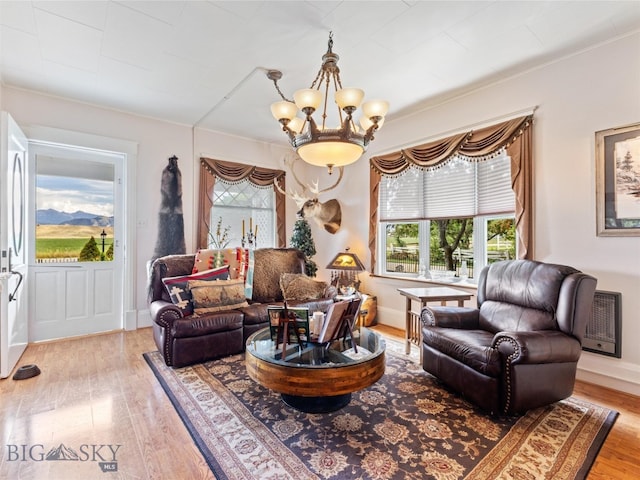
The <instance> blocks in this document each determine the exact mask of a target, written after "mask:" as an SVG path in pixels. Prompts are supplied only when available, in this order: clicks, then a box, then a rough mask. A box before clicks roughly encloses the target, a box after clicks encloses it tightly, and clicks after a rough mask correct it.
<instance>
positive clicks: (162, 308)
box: [149, 300, 183, 330]
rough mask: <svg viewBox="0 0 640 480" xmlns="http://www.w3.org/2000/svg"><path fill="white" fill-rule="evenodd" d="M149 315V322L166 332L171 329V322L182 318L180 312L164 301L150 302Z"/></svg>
mask: <svg viewBox="0 0 640 480" xmlns="http://www.w3.org/2000/svg"><path fill="white" fill-rule="evenodd" d="M149 314H150V315H151V320H153V321H154V322H155V323H157V324H158V325H160V326H161V327H164V328H166V329H167V330H170V329H171V326H172V325H173V322H175V321H176V320H179V319H181V318H182V317H183V315H182V311H180V309H179V308H178V307H176V306H175V305H174V304H173V303H171V302H167V301H166V300H155V301H153V302H151V303H150V304H149Z"/></svg>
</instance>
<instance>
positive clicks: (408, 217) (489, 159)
mask: <svg viewBox="0 0 640 480" xmlns="http://www.w3.org/2000/svg"><path fill="white" fill-rule="evenodd" d="M532 123H533V115H527V116H524V117H519V118H515V119H512V120H508V121H506V122H502V123H499V124H497V125H492V126H489V127H485V128H481V129H478V130H473V131H466V132H462V133H459V134H456V135H452V136H450V137H447V138H443V139H440V140H436V141H432V142H429V143H425V144H422V145H417V146H414V147H409V148H405V149H402V150H399V151H396V152H392V153H388V154H386V155H380V156H375V157H372V158H371V160H370V165H371V173H370V209H369V212H370V217H369V250H370V255H371V272H372V273H376V260H377V256H378V252H379V246H380V242H381V241H382V240H383V239H381V238H378V235H379V234H380V233H379V232H380V231H381V230H380V227H381V226H382V227H384V225H388V222H389V221H393V222H419V221H422V220H426V221H428V220H433V219H439V218H443V216H448V217H454V218H474V216H479V215H482V214H483V212H485V213H486V212H493V213H494V214H495V213H500V211H501V210H504V209H508V207H505V205H509V202H511V204H512V216H513V222H514V224H515V231H516V232H517V237H516V242H517V245H516V252H517V257H518V258H531V257H532V255H533V226H532V219H533V213H532V208H533V205H532V128H531V126H532ZM463 162H468V164H469V166H468V167H465V166H464V165H457V167H458V168H455V167H456V164H457V163H460V164H461V163H463ZM505 171H506V172H507V174H508V175H509V176H510V188H511V190H512V195H510V193H511V192H509V191H508V188H509V183H505V181H504V179H503V180H502V181H499V177H500V175H501V176H502V177H504V173H505ZM429 172H431V174H430V173H429ZM469 172H471V173H469ZM432 177H433V178H432ZM390 179H398V180H397V181H396V182H394V181H390ZM383 180H384V181H383ZM508 181H509V178H507V182H508ZM407 192H410V193H409V194H408V195H407ZM403 195H404V197H406V198H403ZM381 200H382V202H381ZM477 218H481V217H477ZM495 218H499V217H495ZM475 221H476V220H474V222H475ZM385 222H387V223H385ZM416 225H417V223H416ZM393 226H395V224H394V225H393ZM383 234H384V232H383ZM418 235H419V236H421V238H422V240H423V241H424V242H425V243H428V242H429V240H428V232H427V233H425V232H424V231H422V230H421V231H420V233H419V234H418Z"/></svg>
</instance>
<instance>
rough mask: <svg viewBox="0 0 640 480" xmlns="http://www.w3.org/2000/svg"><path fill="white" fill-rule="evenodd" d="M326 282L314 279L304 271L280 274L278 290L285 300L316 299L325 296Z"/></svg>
mask: <svg viewBox="0 0 640 480" xmlns="http://www.w3.org/2000/svg"><path fill="white" fill-rule="evenodd" d="M327 286H328V284H327V283H326V282H320V281H318V280H314V279H313V278H311V277H308V276H306V275H305V274H304V273H283V274H282V275H280V290H281V291H282V296H283V297H284V298H285V300H287V301H290V300H317V299H319V298H323V297H325V294H326V290H327Z"/></svg>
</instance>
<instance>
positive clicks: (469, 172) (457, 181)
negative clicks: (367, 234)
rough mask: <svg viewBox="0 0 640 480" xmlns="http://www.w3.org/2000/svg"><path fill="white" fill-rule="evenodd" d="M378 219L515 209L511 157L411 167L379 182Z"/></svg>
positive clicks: (432, 216)
mask: <svg viewBox="0 0 640 480" xmlns="http://www.w3.org/2000/svg"><path fill="white" fill-rule="evenodd" d="M379 198H380V205H379V214H380V221H383V222H389V221H396V222H398V221H411V220H427V219H437V218H455V217H473V216H476V215H486V214H492V213H504V212H509V211H513V210H514V208H515V207H514V202H515V200H514V198H515V197H514V193H513V190H512V189H511V163H510V158H509V157H508V156H507V155H506V153H503V154H502V155H500V156H498V157H495V158H492V159H489V160H485V161H479V162H472V161H467V160H465V159H462V158H460V157H454V158H453V159H452V160H450V161H449V162H447V164H445V165H444V166H443V167H442V168H438V169H434V170H420V169H415V168H410V169H409V170H406V171H405V172H404V173H403V174H402V175H399V176H397V177H383V179H382V181H381V183H380V197H379Z"/></svg>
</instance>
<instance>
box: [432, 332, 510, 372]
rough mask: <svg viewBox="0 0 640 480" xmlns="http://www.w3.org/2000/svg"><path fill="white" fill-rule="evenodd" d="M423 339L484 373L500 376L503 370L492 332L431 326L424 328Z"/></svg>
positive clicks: (443, 352)
mask: <svg viewBox="0 0 640 480" xmlns="http://www.w3.org/2000/svg"><path fill="white" fill-rule="evenodd" d="M422 341H423V343H425V344H427V345H429V346H430V347H432V348H434V349H435V350H438V351H439V352H441V353H442V354H443V355H446V356H449V357H451V358H453V359H455V360H457V361H458V362H460V363H462V364H464V365H467V366H468V367H470V368H472V369H474V370H475V371H477V372H480V373H482V374H483V375H487V376H489V377H498V376H499V375H500V373H501V372H502V364H501V362H500V354H499V353H498V351H497V350H496V349H494V348H491V344H492V342H493V334H492V333H491V332H487V331H484V330H462V329H457V328H446V327H429V328H424V329H422Z"/></svg>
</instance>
